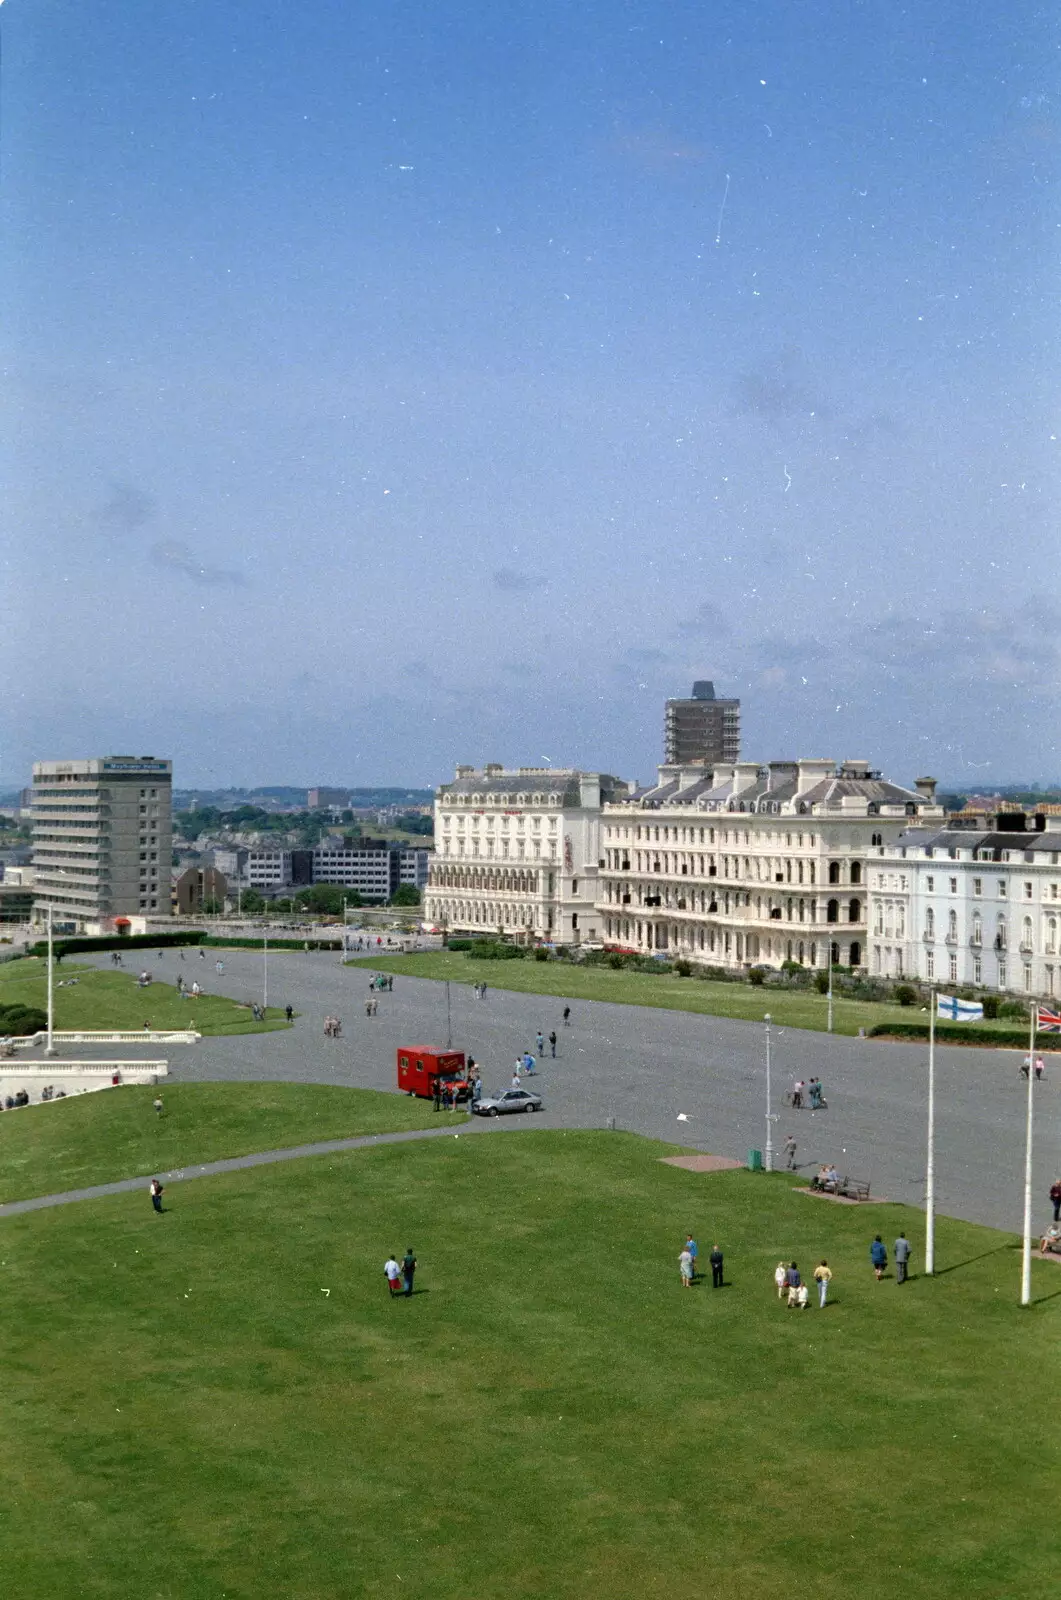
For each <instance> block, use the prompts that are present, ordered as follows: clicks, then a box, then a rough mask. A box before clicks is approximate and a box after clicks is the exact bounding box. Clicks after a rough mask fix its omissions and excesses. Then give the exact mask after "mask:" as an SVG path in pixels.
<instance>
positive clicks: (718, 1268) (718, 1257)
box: [708, 1244, 723, 1289]
mask: <svg viewBox="0 0 1061 1600" xmlns="http://www.w3.org/2000/svg"><path fill="white" fill-rule="evenodd" d="M708 1260H709V1261H710V1263H711V1287H712V1289H721V1288H722V1287H723V1283H722V1251H721V1249H720V1248H719V1246H718V1245H717V1244H715V1245H712V1246H711V1254H710V1255H709V1256H708Z"/></svg>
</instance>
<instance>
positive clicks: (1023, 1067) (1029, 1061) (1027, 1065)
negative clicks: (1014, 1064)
mask: <svg viewBox="0 0 1061 1600" xmlns="http://www.w3.org/2000/svg"><path fill="white" fill-rule="evenodd" d="M1033 1067H1034V1068H1035V1081H1036V1083H1040V1082H1041V1081H1042V1076H1043V1073H1044V1072H1045V1070H1046V1063H1045V1062H1044V1061H1043V1058H1042V1056H1035V1057H1034V1059H1033V1058H1032V1057H1031V1056H1025V1057H1024V1060H1023V1061H1022V1062H1021V1064H1020V1075H1021V1077H1022V1078H1026V1077H1028V1075H1029V1074H1030V1072H1031V1070H1032V1068H1033Z"/></svg>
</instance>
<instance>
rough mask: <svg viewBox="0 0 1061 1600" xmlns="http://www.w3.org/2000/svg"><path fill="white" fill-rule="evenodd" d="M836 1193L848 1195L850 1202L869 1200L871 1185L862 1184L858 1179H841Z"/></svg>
mask: <svg viewBox="0 0 1061 1600" xmlns="http://www.w3.org/2000/svg"><path fill="white" fill-rule="evenodd" d="M836 1192H837V1194H842V1195H846V1197H847V1199H848V1200H868V1199H869V1184H868V1183H861V1182H860V1181H859V1180H858V1179H857V1178H841V1179H840V1182H839V1183H838V1184H837V1187H836Z"/></svg>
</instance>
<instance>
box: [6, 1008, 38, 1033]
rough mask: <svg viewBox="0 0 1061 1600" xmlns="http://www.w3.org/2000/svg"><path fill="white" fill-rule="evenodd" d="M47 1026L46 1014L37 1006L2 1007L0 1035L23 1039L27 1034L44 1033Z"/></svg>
mask: <svg viewBox="0 0 1061 1600" xmlns="http://www.w3.org/2000/svg"><path fill="white" fill-rule="evenodd" d="M47 1026H48V1018H47V1016H46V1014H45V1013H44V1012H43V1011H38V1010H37V1008H36V1006H23V1005H10V1006H0V1034H16V1035H18V1036H19V1037H20V1038H21V1037H22V1036H23V1035H25V1034H31V1033H43V1032H44V1030H45V1028H46V1027H47Z"/></svg>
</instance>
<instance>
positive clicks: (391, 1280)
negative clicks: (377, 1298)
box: [383, 1245, 417, 1300]
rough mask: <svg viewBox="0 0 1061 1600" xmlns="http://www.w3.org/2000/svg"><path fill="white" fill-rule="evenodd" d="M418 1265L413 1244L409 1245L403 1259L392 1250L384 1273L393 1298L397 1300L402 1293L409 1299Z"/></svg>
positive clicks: (384, 1265)
mask: <svg viewBox="0 0 1061 1600" xmlns="http://www.w3.org/2000/svg"><path fill="white" fill-rule="evenodd" d="M416 1266H417V1262H416V1256H415V1255H414V1254H413V1247H412V1245H410V1246H409V1248H408V1250H407V1251H406V1252H405V1254H404V1256H402V1259H401V1261H399V1260H398V1259H397V1257H396V1256H395V1254H394V1251H393V1250H392V1251H391V1253H390V1255H389V1256H388V1257H387V1259H386V1261H385V1262H384V1263H383V1275H384V1277H385V1278H386V1280H387V1288H388V1290H389V1291H390V1297H391V1299H392V1300H396V1299H397V1298H398V1296H399V1295H402V1296H403V1297H404V1298H405V1299H408V1298H409V1296H410V1295H411V1294H412V1292H413V1278H414V1277H415V1275H416Z"/></svg>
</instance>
